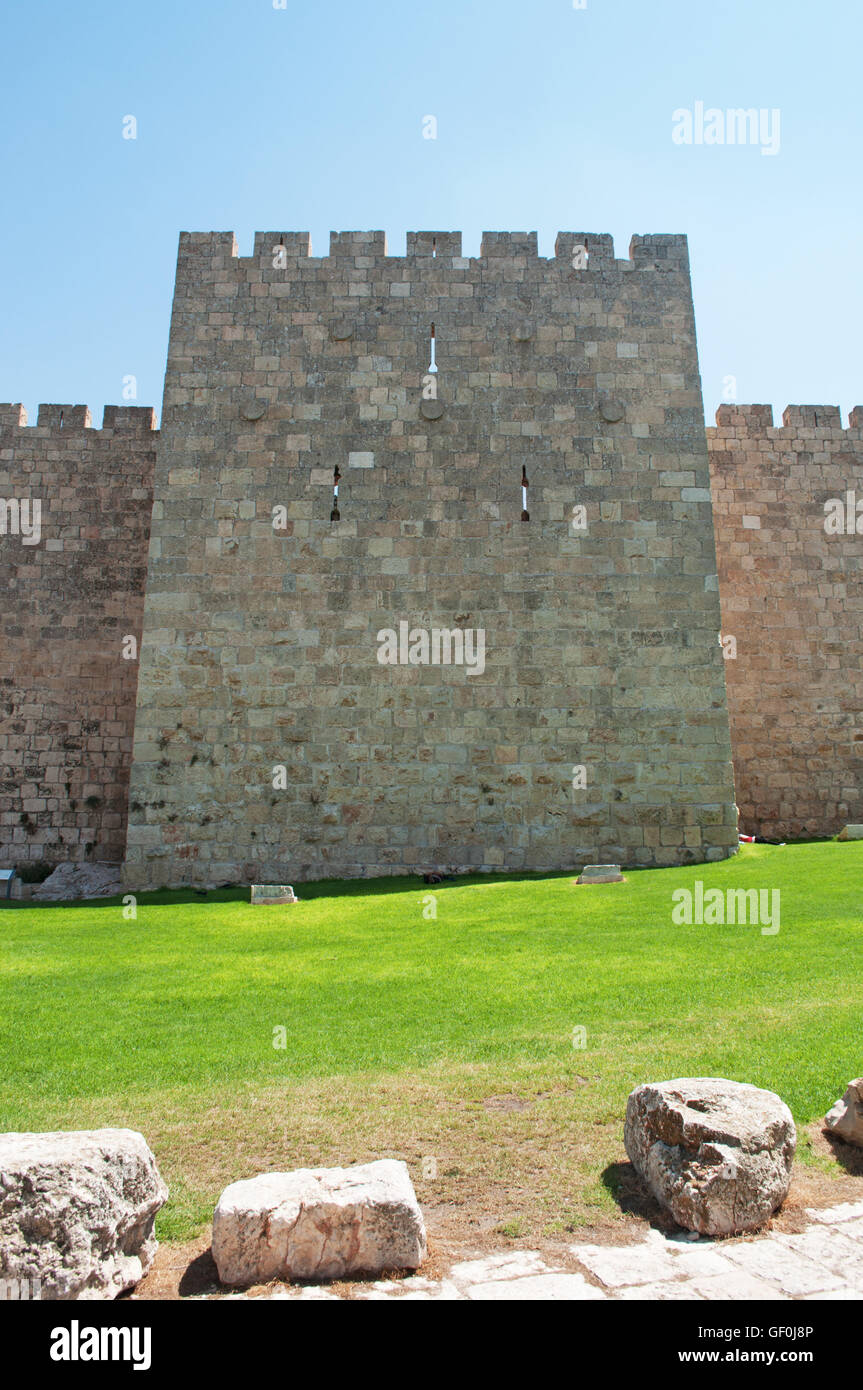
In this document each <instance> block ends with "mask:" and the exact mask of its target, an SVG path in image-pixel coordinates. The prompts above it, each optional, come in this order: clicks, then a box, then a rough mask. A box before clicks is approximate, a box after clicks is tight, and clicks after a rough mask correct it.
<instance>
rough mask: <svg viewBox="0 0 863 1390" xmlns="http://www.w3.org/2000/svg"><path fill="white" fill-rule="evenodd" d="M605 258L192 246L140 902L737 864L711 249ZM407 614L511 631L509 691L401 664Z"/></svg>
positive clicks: (146, 741) (142, 761)
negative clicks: (398, 637) (709, 400)
mask: <svg viewBox="0 0 863 1390" xmlns="http://www.w3.org/2000/svg"><path fill="white" fill-rule="evenodd" d="M573 236H574V234H571V233H563V234H561V237H560V238H559V239H558V244H557V247H556V251H555V255H554V256H550V257H543V256H539V255H538V254H537V241H536V237H535V236H534V235H527V234H509V233H500V232H498V233H487V234H486V235H485V236H484V238H483V243H482V251H481V254H480V255H479V256H466V257H463V256H462V255H461V247H460V237H459V236H458V235H457V234H455V233H439V232H422V233H416V234H414V233H410V234H409V235H408V238H407V251H406V254H405V255H404V256H392V255H389V254H388V253H387V247H386V238H385V237H384V235H383V233H378V232H374V233H358V232H345V233H341V234H339V235H338V236H336V237H334V238H333V241H332V243H331V248H330V255H329V256H326V255H324V256H316V257H314V258H311V257H310V256H309V254H308V237H301V236H298V235H296V234H294V235H292V234H291V233H281V232H279V233H275V234H274V233H272V232H267V233H261V234H259V235H258V236H256V238H255V243H254V249H253V251H252V254H251V255H250V254H243V255H240V254H238V249H239V248H238V247H237V245H236V242H235V240H234V237H233V235H232V234H230V233H228V234H223V233H212V234H211V233H203V234H198V233H190V234H186V233H183V235H182V236H181V240H180V251H179V257H178V262H177V282H176V292H175V300H174V311H175V312H174V317H173V325H174V327H173V330H172V341H171V351H170V354H169V363H168V373H167V377H166V381H165V400H164V411H163V416H162V419H163V431H162V441H161V443H160V447H159V451H158V459H157V468H156V482H155V501H156V503H157V506H156V507H155V509H154V513H153V516H154V521H153V548H152V568H151V571H150V576H151V578H150V584H149V592H148V594H147V604H146V618H145V630H146V636H145V638H144V640H143V641H142V644H141V669H140V679H139V696H138V711H137V720H136V728H135V753H134V760H133V770H132V774H131V783H130V810H129V822H130V823H129V833H128V853H127V861H126V862H127V870H128V880H127V881H128V883H129V885H130V887H132V888H137V889H143V888H144V887H147V888H155V887H157V886H160V885H163V884H170V885H172V886H180V885H181V884H186V883H188V884H192V885H194V886H195V887H215V886H216V885H217V884H219V883H221V882H224V881H226V880H227V881H233V882H244V883H252V882H256V883H261V882H263V883H268V882H269V883H275V882H278V881H279V879H280V877H281V875H282V874H283V873H284V872H285V869H284V867H283V866H284V865H285V864H290V865H291V877H292V880H293V881H294V882H295V883H300V882H306V881H309V880H312V879H321V878H329V877H374V876H377V875H383V874H415V873H417V871H418V870H419V869H421V868H422V867H423V866H427V865H429V864H432V865H434V867H435V868H436V869H437V870H438V871H439V872H441V873H453V872H496V871H501V872H515V873H519V872H523V871H528V870H533V871H539V872H542V871H546V870H547V871H551V870H555V869H558V870H566V871H570V870H571V869H573V868H575V867H576V866H580V865H581V864H583V863H586V862H608V861H613V862H626V863H631V864H632V865H633V866H639V865H649V864H660V865H662V864H678V863H681V862H690V861H691V862H695V861H703V860H707V859H710V858H711V857H712V858H722V857H724V856H726V855H730V854H733V853H736V850H737V825H736V814H735V810H734V804H733V803H734V795H733V785H732V778H731V766H730V763H731V746H730V740H729V735H728V720H727V712H726V705H725V671H724V664H723V660H722V652H721V650H720V648H719V645H718V643H717V641H716V634H717V632H718V631H719V598H718V594H717V592H716V585H715V582H714V581H715V569H716V562H715V556H714V550H713V533H712V525H711V503H710V491H709V477H708V460H707V447H706V442H705V437H704V428H703V423H702V418H701V409H702V407H701V395H700V388H699V373H698V360H697V352H696V342H695V325H694V316H693V310H692V298H691V286H690V279H689V265H688V253H687V247H686V240H685V238H684V237H682V236H663V235H660V236H637V237H636V238H635V239H634V241H633V243H632V246H631V249H630V255H629V257H628V258H626V257H624V259H622V260H621V259H615V257H614V248H613V246H612V244H611V239H610V238H609V237H606V236H602V235H599V234H596V235H594V234H593V233H590V234H588V233H578V240H574V239H573ZM278 245H284V246H285V247H286V248H287V250H286V255H285V257H284V258H280V260H284V262H285V263H284V264H281V263H279V264H274V258H273V247H274V246H278ZM579 245H583V246H586V247H587V249H588V253H589V254H588V260H587V265H586V267H584V268H582V269H575V268H574V265H573V248H574V247H576V246H579ZM288 306H289V307H290V314H291V316H292V322H293V328H292V329H291V331H290V332H288V331H287V330H286V329H285V326H284V325H285V320H284V314H285V312H286V309H287V307H288ZM214 315H218V319H217V320H216V319H215V318H214V317H213V316H214ZM345 320H346V321H347V323H348V324H349V325H350V326H351V327H352V329H353V332H352V336H350V337H348V336H340V335H341V331H342V329H341V327H340V325H344V321H345ZM215 322H217V323H218V333H215V332H214V331H213V324H214V323H215ZM433 323H434V324H435V339H434V341H435V352H436V367H437V371H436V373H435V374H434V377H435V381H436V383H437V395H438V399H437V400H424V399H423V391H424V390H427V383H426V384H425V385H424V382H423V377H424V376H425V375H427V374H428V373H427V370H426V369H427V365H430V352H431V336H430V335H431V325H432V324H433ZM525 323H529V324H530V325H531V326H532V328H533V330H534V331H533V334H532V336H531V337H530V338H528V339H524V340H521V341H513V336H514V333H515V332H516V331H517V330H518V331H520V329H519V326H520V325H524V324H525ZM334 328H335V329H336V330H337V331H336V332H335V333H334V332H333V329H334ZM294 329H296V331H294ZM192 361H193V363H194V370H192V369H191V368H190V362H192ZM193 378H194V380H193ZM251 393H254V395H255V397H256V399H260V400H263V399H266V400H267V402H268V403H269V409H268V412H267V415H266V416H264V417H263V418H262V419H261V420H258V421H255V422H254V423H250V422H248V421H246V420H244V419H243V418H242V415H241V412H240V410H239V408H238V407H239V403H240V401H241V400H245V399H246V398H247V396H248V395H249V394H251ZM602 402H606V403H616V404H617V406H618V407H619V410H620V412H621V414H620V418H619V420H618V421H617V422H616V423H606V422H604V421H603V419H602V416H601V414H600V405H601V403H602ZM430 416H434V417H436V418H434V419H430V418H428V417H430ZM536 459H539V460H541V462H540V463H538V464H537V466H536V468H535V469H534V467H533V460H536ZM525 467H526V471H527V474H528V476H529V478H530V483H529V494H528V506H527V510H528V511H529V514H530V520H529V521H525V522H522V521H521V519H520V518H521V512H522V508H523V501H522V490H521V478H522V474H523V470H524V469H525ZM336 468H338V470H339V472H340V481H339V484H338V486H339V493H338V503H337V505H336V507H335V510H336V512H337V513H338V519H337V520H334V521H331V519H330V518H331V514H332V512H333V510H334V507H333V487H334V476H335V473H334V471H335V469H336ZM274 508H275V509H280V510H281V511H282V512H284V517H283V518H282V522H283V524H280V525H278V526H275V527H274V524H273V522H274ZM582 511H583V512H584V516H583V517H581V512H582ZM581 520H583V521H584V529H582V528H581V526H580V521H581ZM681 527H684V528H685V534H686V538H687V539H686V545H685V546H682V545H681V544H679V540H680V535H681V534H682V532H681ZM594 551H596V552H597V553H598V554H601V556H602V564H601V566H600V568H599V570H597V569H596V568H595V567H591V562H590V557H591V556H592V555H593V553H594ZM180 559H182V563H179V561H180ZM585 566H587V570H589V573H587V572H586V571H585ZM213 595H217V596H218V602H215V601H214V600H213ZM274 595H278V596H281V597H280V599H279V603H278V604H276V608H278V610H279V614H282V610H284V614H283V616H278V618H277V619H274V611H275V610H274ZM402 623H404V624H405V628H406V629H407V631H408V632H414V631H417V632H424V633H426V634H427V633H428V632H429V631H433V630H441V629H443V630H445V631H447V632H450V631H453V632H456V633H457V635H458V636H459V639H460V640H461V639H462V638H464V637H465V634H468V635H472V636H476V635H477V634H479V633H482V634H483V643H484V656H483V669H482V671H480V670H479V666H478V665H477V664H473V665H471V664H469V663H468V662H467V661H463V660H461V658H460V657H458V656H455V657H454V658H453V660H452V661H446V660H444V661H442V662H440V663H439V664H438V665H437V666H435V664H434V660H433V658H432V660H431V661H427V659H426V657H425V656H424V655H423V653H422V649H421V647H418V648H417V650H416V652H415V654H414V655H413V656H409V657H407V658H406V660H405V662H404V663H402V662H401V660H399V662H398V664H395V663H393V664H388V663H386V662H381V661H379V659H378V657H379V654H380V640H379V638H378V633H379V632H380V631H382V630H383V631H388V630H392V631H397V630H400V628H401V624H402ZM274 629H278V631H279V633H280V634H281V633H284V637H283V638H282V637H281V636H280V637H279V638H278V639H277V637H276V635H275V632H274ZM197 644H200V645H201V646H202V647H203V648H204V649H205V650H206V652H207V653H208V655H207V657H206V658H204V659H201V660H199V661H198V662H197V663H196V665H195V670H194V677H195V679H194V683H193V684H190V679H189V676H190V672H189V656H188V652H189V649H190V647H191V646H192V645H197ZM454 645H455V644H454ZM621 670H625V671H626V673H627V677H626V679H627V683H628V685H629V688H630V695H628V696H627V697H626V699H625V700H623V701H622V702H612V707H609V703H608V691H609V689H610V688H612V687H613V686H614V685H615V683H616V682H618V680H619V675H620V671H621ZM288 677H289V679H288ZM576 689H577V693H578V698H577V699H576V698H575V696H574V695H573V691H574V690H576ZM633 690H637V692H638V698H637V700H636V699H635V698H634V697H633V698H632V699H630V696H631V693H632V691H633ZM202 709H206V710H207V711H208V714H207V718H206V719H203V718H202V716H201V710H202ZM166 730H168V731H176V732H172V734H171V738H170V740H169V744H168V746H167V747H165V746H163V745H164V739H165V737H166V735H165V731H166ZM598 730H602V736H601V737H599V736H598V734H597V731H598ZM690 735H692V736H690ZM0 737H2V733H0ZM609 747H612V748H613V756H608V755H607V749H608V748H609ZM585 750H587V751H585ZM582 761H583V762H584V763H585V764H587V765H588V766H587V779H586V782H585V784H584V785H583V786H582V787H581V788H579V787H578V785H575V786H574V785H573V767H574V766H575V765H577V764H580V763H582ZM281 765H283V766H285V767H286V769H287V772H288V776H287V779H286V785H285V786H284V787H282V788H278V789H274V787H273V768H274V767H275V766H281ZM633 779H634V784H635V785H637V786H638V787H639V788H641V789H646V791H645V795H644V796H643V795H642V793H641V791H640V792H639V795H638V797H637V798H636V799H635V800H633V798H632V795H631V792H632V786H633ZM577 780H578V779H577ZM648 792H649V795H648V794H647V793H648ZM645 796H647V801H649V803H650V804H646V802H645ZM202 808H206V815H201V814H200V812H201V809H202Z"/></svg>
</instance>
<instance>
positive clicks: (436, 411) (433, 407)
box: [420, 401, 443, 420]
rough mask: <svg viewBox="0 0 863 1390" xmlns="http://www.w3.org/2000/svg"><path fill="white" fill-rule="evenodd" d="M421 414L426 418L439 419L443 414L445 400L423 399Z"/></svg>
mask: <svg viewBox="0 0 863 1390" xmlns="http://www.w3.org/2000/svg"><path fill="white" fill-rule="evenodd" d="M420 414H421V415H422V417H423V419H424V420H439V419H440V417H441V416H442V415H443V401H421V402H420Z"/></svg>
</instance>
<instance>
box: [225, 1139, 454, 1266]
mask: <svg viewBox="0 0 863 1390" xmlns="http://www.w3.org/2000/svg"><path fill="white" fill-rule="evenodd" d="M425 1253H426V1235H425V1223H424V1221H423V1217H422V1212H421V1211H420V1208H419V1204H418V1202H417V1199H416V1194H415V1193H414V1189H413V1184H412V1183H411V1180H410V1176H409V1174H408V1170H407V1166H406V1164H404V1163H400V1162H397V1161H395V1160H392V1159H382V1160H379V1161H378V1162H374V1163H366V1164H355V1165H354V1166H352V1167H350V1168H300V1169H298V1170H296V1171H295V1172H291V1173H262V1174H261V1175H260V1176H259V1177H256V1178H250V1179H248V1180H246V1181H243V1182H235V1183H232V1184H231V1186H230V1187H227V1188H226V1189H225V1191H224V1192H223V1193H222V1195H221V1197H220V1198H219V1203H218V1206H217V1207H216V1212H215V1216H214V1218H213V1258H214V1260H215V1261H216V1267H217V1268H218V1271H219V1278H220V1279H221V1281H222V1283H223V1284H234V1285H239V1286H248V1285H250V1284H258V1283H266V1282H267V1280H269V1279H344V1278H348V1277H350V1276H352V1275H357V1274H379V1273H381V1272H382V1271H384V1270H396V1269H418V1268H419V1266H420V1265H421V1264H422V1262H423V1259H424V1258H425Z"/></svg>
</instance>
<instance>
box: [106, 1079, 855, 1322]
mask: <svg viewBox="0 0 863 1390" xmlns="http://www.w3.org/2000/svg"><path fill="white" fill-rule="evenodd" d="M515 1071H517V1073H518V1075H517V1084H516V1085H515V1086H514V1087H513V1088H512V1089H505V1088H504V1086H502V1085H501V1081H502V1080H504V1079H505V1077H504V1074H503V1073H502V1072H501V1071H500V1070H498V1069H496V1068H489V1067H485V1066H484V1067H474V1068H461V1069H459V1070H456V1071H454V1070H453V1069H452V1068H450V1069H448V1070H447V1072H446V1074H445V1075H443V1074H440V1075H438V1074H435V1072H434V1071H432V1072H429V1073H425V1074H423V1075H421V1076H417V1075H412V1076H408V1077H405V1076H401V1077H385V1078H380V1077H378V1078H375V1079H372V1078H367V1079H366V1080H365V1081H360V1080H357V1079H356V1078H351V1079H345V1078H338V1079H336V1080H333V1081H329V1082H326V1083H314V1084H308V1083H307V1084H303V1085H302V1086H299V1085H297V1086H291V1087H285V1086H280V1087H277V1088H271V1089H268V1090H265V1091H258V1092H248V1093H242V1094H240V1095H233V1096H230V1097H225V1098H222V1099H221V1100H220V1101H218V1102H216V1101H215V1100H214V1101H213V1103H212V1104H210V1105H209V1106H207V1107H206V1108H205V1109H201V1110H198V1112H197V1113H191V1112H190V1110H189V1109H188V1108H187V1107H180V1106H177V1107H176V1108H175V1109H173V1110H169V1111H167V1112H166V1111H165V1109H164V1108H163V1109H162V1110H161V1111H157V1110H156V1109H154V1110H153V1111H152V1112H151V1113H150V1114H149V1115H147V1114H144V1113H142V1108H141V1106H140V1105H138V1106H136V1107H135V1108H134V1110H132V1109H130V1110H129V1111H128V1113H127V1114H126V1115H125V1116H123V1117H120V1116H118V1115H117V1114H116V1113H115V1114H113V1116H112V1119H111V1123H114V1124H119V1123H129V1124H133V1125H134V1127H135V1128H140V1129H142V1130H143V1132H144V1133H145V1134H146V1136H147V1138H148V1140H149V1142H150V1144H151V1147H152V1148H153V1150H154V1152H155V1153H156V1155H157V1157H158V1160H159V1164H160V1167H161V1169H162V1172H163V1174H164V1176H165V1178H166V1180H167V1182H168V1184H169V1186H170V1187H171V1191H172V1200H171V1206H170V1207H169V1208H166V1213H165V1222H160V1225H163V1226H164V1225H165V1224H167V1230H164V1229H163V1230H162V1231H161V1233H160V1239H161V1240H162V1244H161V1246H160V1249H159V1252H158V1255H157V1258H156V1262H155V1264H154V1267H153V1270H152V1271H151V1273H150V1275H149V1276H148V1278H147V1279H146V1280H145V1281H144V1282H143V1283H142V1285H141V1286H140V1287H139V1290H138V1293H137V1295H136V1296H137V1297H141V1298H148V1299H149V1298H155V1299H165V1298H178V1297H189V1296H195V1295H199V1296H200V1295H213V1294H217V1293H222V1294H224V1292H225V1290H223V1289H220V1286H219V1284H218V1280H217V1277H216V1271H215V1266H214V1265H213V1263H212V1257H211V1255H210V1253H209V1223H210V1221H211V1218H212V1210H213V1206H214V1205H215V1202H216V1200H217V1198H218V1195H219V1193H220V1192H221V1190H222V1189H223V1188H224V1187H225V1186H227V1184H228V1183H230V1182H233V1181H236V1180H237V1179H239V1178H243V1177H251V1176H253V1175H254V1174H256V1173H260V1172H265V1171H278V1170H287V1169H292V1168H299V1167H318V1166H324V1167H329V1166H342V1165H347V1164H350V1163H361V1162H368V1161H370V1160H371V1159H376V1158H400V1159H403V1160H404V1161H405V1162H406V1163H407V1164H408V1167H409V1169H410V1173H411V1177H412V1180H413V1182H414V1186H415V1188H416V1191H417V1196H418V1198H419V1201H420V1204H421V1206H422V1208H423V1212H424V1215H425V1220H426V1226H427V1230H428V1240H429V1257H428V1260H427V1263H426V1264H425V1265H424V1266H423V1269H422V1271H421V1272H422V1274H423V1275H424V1276H426V1277H430V1278H439V1277H442V1276H444V1275H445V1274H446V1273H447V1271H448V1270H449V1269H450V1267H451V1266H452V1265H453V1264H454V1263H456V1262H458V1261H460V1260H467V1259H474V1258H477V1257H480V1256H483V1255H488V1254H491V1253H499V1252H502V1251H506V1250H508V1249H513V1250H515V1249H520V1250H524V1249H531V1250H538V1251H539V1252H540V1253H541V1254H542V1255H543V1256H544V1257H546V1258H547V1259H548V1260H549V1262H553V1263H554V1264H555V1265H557V1266H558V1267H563V1268H569V1267H571V1268H573V1269H575V1268H577V1266H576V1265H575V1263H574V1262H573V1260H572V1257H571V1255H570V1253H569V1247H570V1246H571V1245H572V1244H573V1243H575V1242H578V1243H594V1244H606V1245H608V1244H610V1245H622V1244H627V1243H629V1242H632V1241H638V1240H641V1239H643V1237H644V1234H645V1233H646V1231H647V1229H648V1227H649V1226H654V1227H655V1228H657V1229H661V1230H666V1231H667V1230H670V1229H671V1228H672V1226H673V1224H674V1223H673V1222H672V1221H671V1220H670V1219H669V1217H668V1215H667V1213H665V1212H664V1211H663V1210H662V1209H661V1208H660V1207H659V1206H658V1204H657V1203H656V1202H655V1201H654V1200H653V1198H652V1197H650V1195H649V1194H648V1193H646V1192H645V1190H644V1188H643V1187H642V1185H641V1182H640V1181H639V1179H638V1177H637V1175H636V1173H635V1170H634V1169H633V1168H632V1165H631V1164H630V1163H629V1162H628V1160H627V1158H626V1154H625V1152H624V1149H623V1140H622V1123H621V1119H620V1117H614V1118H613V1119H607V1118H605V1117H604V1115H602V1114H601V1113H600V1114H597V1111H600V1112H601V1111H602V1109H603V1102H602V1099H601V1096H600V1094H599V1091H598V1087H596V1085H595V1083H594V1082H593V1081H592V1079H591V1078H587V1079H586V1084H580V1083H584V1082H585V1078H581V1077H579V1078H578V1080H575V1079H574V1078H573V1077H572V1076H571V1075H559V1076H556V1077H555V1076H550V1075H549V1069H548V1067H543V1068H538V1067H537V1068H531V1067H525V1066H521V1067H518V1068H512V1067H511V1068H509V1069H508V1073H509V1080H510V1082H512V1081H513V1073H514V1072H515ZM592 1091H593V1098H592V1099H591V1092H592ZM97 1120H98V1122H101V1123H104V1122H105V1119H104V1117H101V1116H99V1117H96V1116H94V1117H93V1121H94V1122H95V1121H97ZM88 1122H89V1121H88ZM835 1147H836V1143H835V1141H833V1142H832V1143H831V1141H828V1140H827V1139H826V1138H825V1137H824V1136H823V1134H822V1132H821V1129H820V1127H819V1126H818V1125H817V1124H814V1125H812V1126H810V1127H809V1129H808V1130H807V1129H806V1128H801V1132H800V1147H799V1150H798V1154H799V1158H798V1162H797V1163H796V1164H795V1174H794V1180H793V1183H792V1187H791V1192H790V1194H789V1197H788V1200H787V1202H786V1203H785V1206H784V1207H783V1209H782V1211H781V1212H780V1213H779V1214H778V1215H777V1216H776V1217H774V1218H773V1220H772V1221H771V1222H770V1223H769V1225H768V1227H767V1228H765V1229H775V1230H781V1231H787V1232H792V1231H799V1230H802V1229H803V1228H804V1227H805V1226H806V1225H808V1224H809V1218H808V1217H807V1216H806V1212H805V1208H806V1207H823V1206H833V1205H836V1204H838V1203H840V1202H850V1201H861V1200H863V1172H861V1166H860V1165H859V1160H857V1161H856V1162H857V1167H856V1169H855V1171H851V1170H850V1168H849V1167H848V1166H847V1165H843V1163H842V1162H841V1161H840V1159H839V1158H838V1157H837V1155H836V1153H835V1152H834V1150H835ZM845 1147H846V1148H847V1147H848V1146H845ZM845 1157H846V1158H847V1157H848V1156H847V1155H846V1156H845ZM429 1160H432V1162H433V1165H434V1167H433V1168H432V1165H431V1164H430V1162H429ZM432 1172H433V1173H434V1175H433V1176H432V1175H431V1174H432ZM190 1226H191V1227H192V1228H193V1229H194V1230H196V1231H197V1232H198V1233H197V1234H195V1235H194V1236H193V1238H191V1239H190V1238H189V1237H188V1234H186V1232H187V1231H188V1228H189V1227H190ZM172 1236H174V1238H172ZM395 1277H398V1276H395ZM362 1287H363V1285H362V1284H356V1285H354V1284H351V1285H334V1286H333V1288H334V1289H335V1290H336V1291H341V1292H346V1293H347V1294H348V1296H352V1295H353V1294H354V1293H356V1292H358V1291H360V1290H361V1289H362ZM259 1292H260V1291H259Z"/></svg>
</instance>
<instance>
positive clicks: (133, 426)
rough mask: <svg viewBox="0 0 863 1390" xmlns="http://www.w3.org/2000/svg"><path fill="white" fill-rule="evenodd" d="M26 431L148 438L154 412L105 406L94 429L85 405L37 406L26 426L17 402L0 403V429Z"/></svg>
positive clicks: (24, 413)
mask: <svg viewBox="0 0 863 1390" xmlns="http://www.w3.org/2000/svg"><path fill="white" fill-rule="evenodd" d="M10 429H15V430H27V432H28V434H30V435H32V436H34V437H35V436H36V432H37V431H39V432H41V433H42V434H48V433H52V434H53V433H57V434H59V433H60V432H61V431H63V432H64V433H65V432H74V431H83V430H87V431H89V432H91V433H92V434H95V435H98V436H102V435H108V436H111V437H113V436H114V435H118V434H132V435H144V436H146V435H149V434H152V433H154V432H157V426H156V412H155V410H154V409H153V407H152V406H151V405H106V406H105V409H104V411H103V413H102V427H101V429H96V428H95V427H94V425H93V417H92V414H91V411H90V407H89V406H87V405H68V404H56V403H53V402H52V403H51V404H43V405H40V406H39V407H38V413H37V416H36V424H35V425H29V424H28V423H27V411H26V410H25V409H24V407H23V405H21V404H20V402H17V403H12V402H8V401H4V402H0V430H10Z"/></svg>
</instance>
